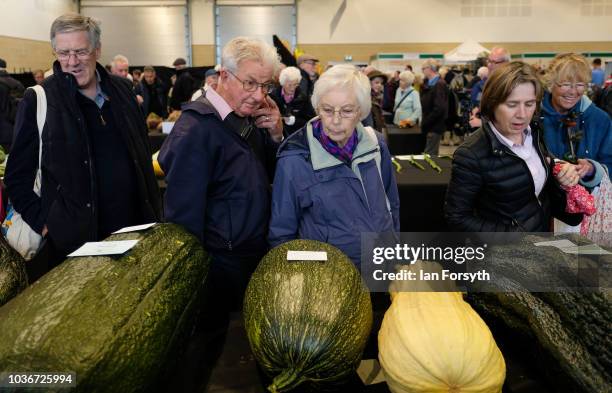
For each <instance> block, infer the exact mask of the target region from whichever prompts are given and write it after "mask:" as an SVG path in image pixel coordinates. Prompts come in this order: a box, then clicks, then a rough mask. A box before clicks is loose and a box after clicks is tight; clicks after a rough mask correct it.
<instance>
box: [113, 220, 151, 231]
mask: <svg viewBox="0 0 612 393" xmlns="http://www.w3.org/2000/svg"><path fill="white" fill-rule="evenodd" d="M155 224H156V223H155V222H150V223H148V224H142V225H134V226H133V227H125V228H121V229H119V230H118V231H115V232H113V234H115V233H127V232H136V231H144V230H145V229H149V228H151V227H152V226H153V225H155Z"/></svg>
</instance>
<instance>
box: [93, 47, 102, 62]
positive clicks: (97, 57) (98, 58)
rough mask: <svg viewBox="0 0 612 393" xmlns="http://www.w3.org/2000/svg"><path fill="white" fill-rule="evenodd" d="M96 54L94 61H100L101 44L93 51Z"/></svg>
mask: <svg viewBox="0 0 612 393" xmlns="http://www.w3.org/2000/svg"><path fill="white" fill-rule="evenodd" d="M94 53H95V54H96V61H97V60H100V55H101V54H102V44H99V45H98V47H97V48H96V49H95V50H94Z"/></svg>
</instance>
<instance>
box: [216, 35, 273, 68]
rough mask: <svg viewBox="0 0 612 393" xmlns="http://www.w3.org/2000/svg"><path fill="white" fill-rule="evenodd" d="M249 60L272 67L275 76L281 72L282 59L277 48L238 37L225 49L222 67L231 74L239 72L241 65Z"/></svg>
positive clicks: (257, 40) (259, 41)
mask: <svg viewBox="0 0 612 393" xmlns="http://www.w3.org/2000/svg"><path fill="white" fill-rule="evenodd" d="M247 60H253V61H257V62H260V63H262V64H264V65H266V66H271V67H272V70H273V76H276V75H278V71H279V70H280V57H279V56H278V52H277V51H276V48H274V47H273V46H272V45H270V44H267V43H265V42H263V41H262V40H259V39H256V38H250V37H236V38H234V39H233V40H231V41H230V42H228V43H227V44H226V45H225V46H224V47H223V53H222V54H221V66H222V67H224V68H226V69H228V70H230V71H231V72H238V67H239V66H240V63H242V62H243V61H247Z"/></svg>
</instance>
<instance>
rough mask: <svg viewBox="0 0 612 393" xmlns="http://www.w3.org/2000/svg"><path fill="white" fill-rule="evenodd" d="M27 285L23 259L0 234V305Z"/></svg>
mask: <svg viewBox="0 0 612 393" xmlns="http://www.w3.org/2000/svg"><path fill="white" fill-rule="evenodd" d="M27 286H28V276H27V274H26V268H25V261H24V259H23V258H22V257H21V255H19V253H18V252H17V251H15V250H13V248H12V247H11V246H9V244H8V243H7V242H6V240H5V239H4V237H2V235H0V306H2V305H3V304H5V303H6V302H8V301H9V300H11V299H12V298H13V297H15V296H16V295H17V294H18V293H19V292H21V291H23V290H24V289H25V287H27Z"/></svg>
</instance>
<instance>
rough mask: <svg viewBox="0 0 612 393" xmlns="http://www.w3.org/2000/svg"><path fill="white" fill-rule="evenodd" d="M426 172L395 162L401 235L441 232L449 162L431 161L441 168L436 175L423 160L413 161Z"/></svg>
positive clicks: (448, 177)
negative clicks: (397, 166)
mask: <svg viewBox="0 0 612 393" xmlns="http://www.w3.org/2000/svg"><path fill="white" fill-rule="evenodd" d="M416 161H417V162H418V163H420V164H421V165H422V166H423V167H425V170H421V169H419V168H416V167H415V166H413V165H411V164H410V163H409V162H408V161H405V160H401V159H398V162H399V163H400V164H401V166H402V170H401V171H400V172H399V173H397V172H396V174H395V179H396V181H397V188H398V190H399V196H400V229H401V231H402V232H443V231H446V230H447V225H446V220H445V219H444V198H445V196H446V187H447V186H448V182H449V180H450V175H451V166H452V161H451V160H450V159H448V158H438V157H436V158H434V161H435V162H436V163H437V164H438V165H439V166H440V168H442V172H440V173H438V172H436V171H435V170H434V169H433V168H431V166H429V164H428V163H426V162H425V161H424V160H416Z"/></svg>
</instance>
